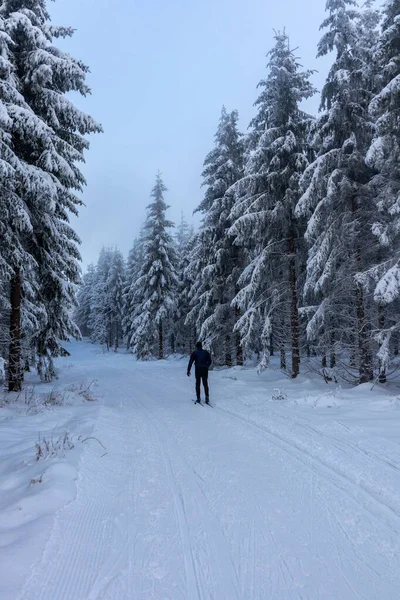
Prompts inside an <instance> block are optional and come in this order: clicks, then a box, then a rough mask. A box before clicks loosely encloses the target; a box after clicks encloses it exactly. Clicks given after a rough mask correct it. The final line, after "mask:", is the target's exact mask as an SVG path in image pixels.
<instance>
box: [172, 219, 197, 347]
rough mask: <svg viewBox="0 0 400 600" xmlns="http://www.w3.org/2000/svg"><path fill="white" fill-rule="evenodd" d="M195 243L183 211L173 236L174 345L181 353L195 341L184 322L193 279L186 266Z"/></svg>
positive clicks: (191, 330)
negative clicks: (174, 281) (174, 257)
mask: <svg viewBox="0 0 400 600" xmlns="http://www.w3.org/2000/svg"><path fill="white" fill-rule="evenodd" d="M194 243H195V234H194V230H193V227H190V226H189V225H188V223H187V221H186V220H185V218H184V216H183V213H182V216H181V221H180V223H179V225H178V227H177V231H176V236H175V246H176V254H177V276H178V285H177V294H176V296H177V302H176V308H175V314H174V321H175V324H174V328H173V335H174V346H175V350H176V351H177V352H179V353H182V354H187V353H190V352H191V351H192V349H193V346H194V344H195V342H196V339H195V336H194V330H193V327H191V326H190V325H186V324H185V320H186V317H187V315H188V313H189V310H190V302H189V292H190V289H191V287H192V285H193V281H192V280H191V278H190V277H189V273H188V271H187V267H188V265H189V262H190V255H191V252H192V250H193V247H194Z"/></svg>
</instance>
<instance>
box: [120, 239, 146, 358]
mask: <svg viewBox="0 0 400 600" xmlns="http://www.w3.org/2000/svg"><path fill="white" fill-rule="evenodd" d="M143 236H144V233H143V230H142V231H141V232H140V235H139V237H138V238H136V239H135V240H134V242H133V245H132V248H131V249H130V251H129V254H128V259H127V263H126V270H125V282H124V295H123V319H122V328H123V334H124V337H125V340H126V347H127V349H128V350H130V349H131V341H132V334H133V331H134V330H133V325H132V321H133V319H134V316H135V313H136V305H135V298H136V282H137V279H138V277H139V273H140V269H141V267H142V264H143V246H144V237H143Z"/></svg>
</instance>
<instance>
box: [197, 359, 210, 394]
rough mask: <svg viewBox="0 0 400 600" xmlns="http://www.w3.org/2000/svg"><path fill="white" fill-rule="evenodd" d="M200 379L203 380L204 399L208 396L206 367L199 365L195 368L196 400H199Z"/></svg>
mask: <svg viewBox="0 0 400 600" xmlns="http://www.w3.org/2000/svg"><path fill="white" fill-rule="evenodd" d="M200 381H202V382H203V386H204V392H205V395H206V399H207V398H208V394H209V392H208V369H207V368H206V367H201V368H199V369H196V397H197V400H200Z"/></svg>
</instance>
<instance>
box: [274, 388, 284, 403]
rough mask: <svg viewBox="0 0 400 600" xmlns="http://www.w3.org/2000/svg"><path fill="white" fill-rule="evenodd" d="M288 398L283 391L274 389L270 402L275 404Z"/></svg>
mask: <svg viewBox="0 0 400 600" xmlns="http://www.w3.org/2000/svg"><path fill="white" fill-rule="evenodd" d="M287 399H288V396H287V393H286V392H285V390H282V389H281V388H275V389H274V391H273V393H272V400H274V401H276V402H282V401H283V400H287Z"/></svg>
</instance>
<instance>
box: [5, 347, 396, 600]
mask: <svg viewBox="0 0 400 600" xmlns="http://www.w3.org/2000/svg"><path fill="white" fill-rule="evenodd" d="M70 350H71V356H70V358H68V359H63V360H62V361H61V360H60V361H59V362H58V366H59V368H60V379H59V380H58V381H57V383H56V387H55V388H54V389H53V387H52V385H51V384H48V385H47V386H46V385H43V384H38V385H35V387H34V388H33V387H29V385H28V386H27V388H25V391H24V394H22V395H21V396H20V397H19V398H13V402H12V403H10V402H7V403H5V402H4V401H3V402H2V403H1V404H0V598H1V600H239V599H240V600H267V599H268V600H300V599H302V600H305V599H308V600H353V599H354V600H355V599H365V600H398V599H399V598H400V436H399V432H400V400H399V397H398V396H397V394H398V392H400V390H399V389H397V390H396V387H395V386H393V387H392V389H391V390H386V389H383V388H382V387H379V386H376V387H375V388H374V389H373V390H371V386H366V385H364V386H359V387H358V388H355V389H346V388H343V387H340V386H338V385H335V384H330V385H327V384H325V383H324V382H323V381H320V380H315V379H312V378H310V377H306V376H304V375H302V376H301V377H300V378H299V380H298V381H295V382H293V381H291V380H289V379H286V378H284V376H283V375H282V374H281V373H280V372H279V371H278V370H275V369H273V368H272V369H270V370H269V371H268V372H266V373H263V374H262V375H257V373H256V372H255V371H254V369H249V368H234V369H229V370H227V369H226V370H214V371H212V372H211V373H210V387H211V400H212V401H213V403H214V404H215V407H214V408H208V407H203V406H195V405H194V404H193V403H192V402H191V399H192V398H193V396H194V390H193V383H194V381H193V377H192V378H191V379H190V380H189V379H188V378H187V376H186V366H187V359H186V358H184V359H181V360H179V359H178V358H176V359H171V360H166V361H151V362H147V363H143V362H137V361H136V360H135V359H134V358H133V357H132V356H131V355H128V354H125V353H123V352H121V353H118V354H115V353H109V354H104V353H102V352H101V350H100V349H99V348H98V347H95V346H92V345H90V344H88V343H74V344H71V346H70ZM92 380H96V381H95V382H94V383H92V384H91V382H92ZM34 382H35V376H34V375H33V374H32V375H31V380H30V385H33V384H34ZM90 384H91V385H90ZM89 386H90V387H89ZM91 400H92V401H91ZM61 404H62V405H61Z"/></svg>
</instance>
